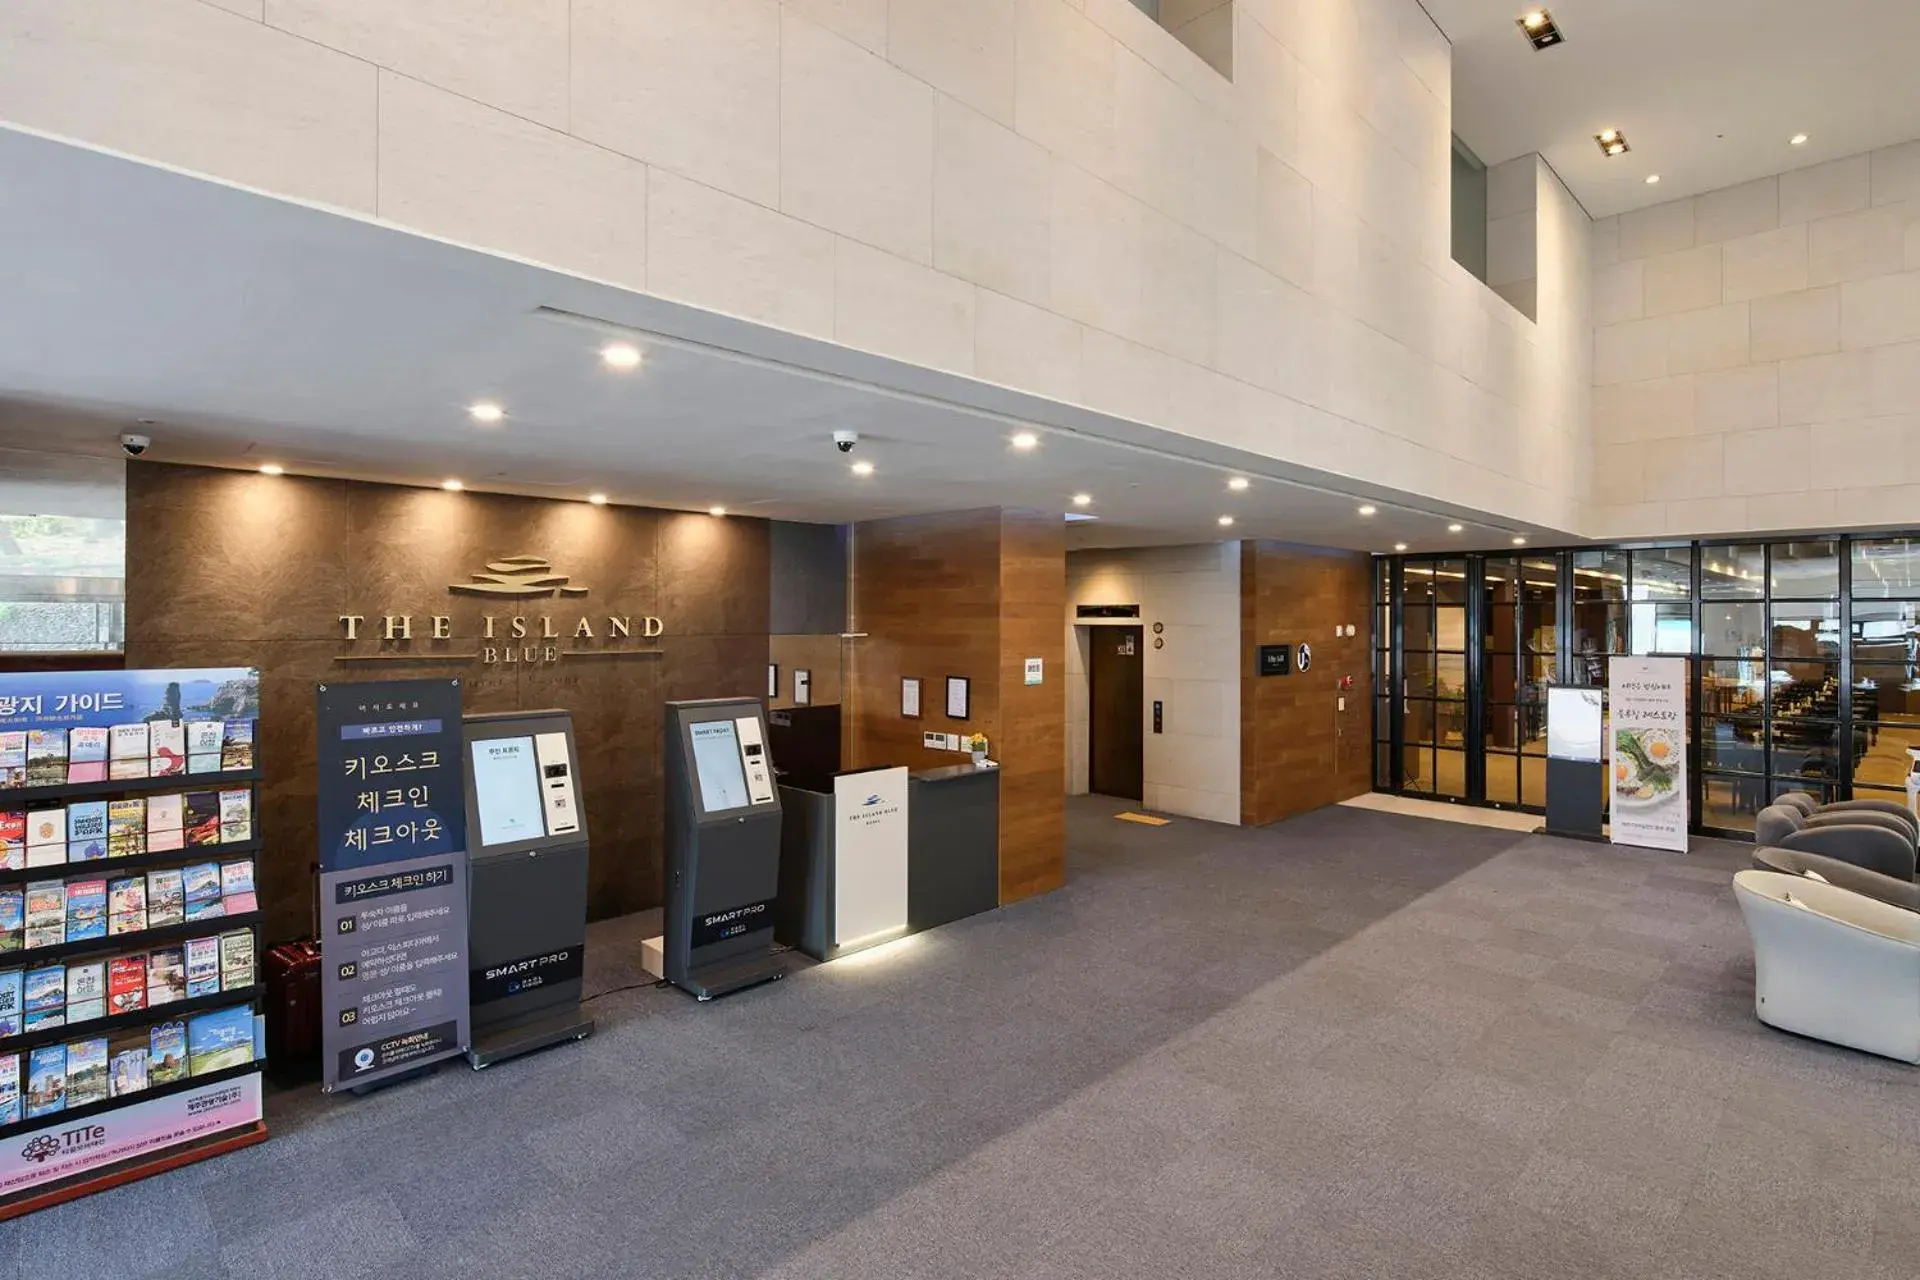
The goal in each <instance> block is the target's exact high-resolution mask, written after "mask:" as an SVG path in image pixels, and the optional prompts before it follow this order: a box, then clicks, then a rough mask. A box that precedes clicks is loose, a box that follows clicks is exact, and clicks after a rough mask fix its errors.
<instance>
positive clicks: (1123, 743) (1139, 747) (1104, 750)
mask: <svg viewBox="0 0 1920 1280" xmlns="http://www.w3.org/2000/svg"><path fill="white" fill-rule="evenodd" d="M1088 630H1089V631H1091V632H1092V633H1093V634H1092V640H1093V644H1092V658H1093V660H1092V663H1091V665H1090V667H1089V668H1088V671H1087V684H1088V688H1087V757H1088V759H1087V764H1088V777H1087V786H1088V789H1089V790H1091V791H1093V792H1095V793H1096V794H1099V795H1103V796H1119V797H1121V798H1123V799H1127V800H1138V799H1141V773H1142V769H1143V764H1142V753H1143V752H1144V750H1145V737H1144V735H1143V732H1142V721H1143V720H1144V719H1145V715H1144V712H1145V708H1144V706H1143V704H1142V701H1141V699H1142V696H1143V691H1144V689H1145V680H1144V677H1143V675H1142V665H1141V664H1142V661H1143V660H1142V657H1141V654H1142V650H1143V649H1144V648H1145V646H1144V645H1143V644H1142V643H1141V636H1140V628H1139V627H1090V628H1088Z"/></svg>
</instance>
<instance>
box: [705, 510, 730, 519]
mask: <svg viewBox="0 0 1920 1280" xmlns="http://www.w3.org/2000/svg"><path fill="white" fill-rule="evenodd" d="M707 514H708V515H710V516H713V517H714V518H715V519H718V518H719V517H721V516H723V515H725V514H727V509H726V508H725V507H708V508H707Z"/></svg>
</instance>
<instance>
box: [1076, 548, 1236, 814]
mask: <svg viewBox="0 0 1920 1280" xmlns="http://www.w3.org/2000/svg"><path fill="white" fill-rule="evenodd" d="M1241 546H1242V544H1241V543H1238V542H1207V543H1200V544H1197V545H1193V546H1182V547H1137V548H1128V549H1124V550H1090V551H1076V552H1073V553H1072V554H1070V555H1069V556H1068V557H1067V602H1066V603H1067V607H1066V611H1065V612H1066V625H1067V629H1068V631H1069V633H1071V634H1072V636H1073V638H1074V640H1075V642H1076V643H1074V644H1072V645H1070V646H1069V647H1068V649H1067V672H1066V679H1067V742H1068V751H1067V773H1068V783H1067V790H1068V794H1070V795H1083V794H1085V793H1086V792H1087V790H1088V789H1089V781H1090V779H1089V772H1090V770H1089V760H1090V752H1091V740H1090V737H1089V732H1088V722H1089V718H1090V717H1089V695H1090V687H1089V682H1088V675H1087V664H1086V661H1085V659H1084V657H1083V655H1082V653H1081V652H1080V648H1079V643H1078V642H1081V641H1085V640H1086V639H1087V638H1088V635H1087V633H1088V631H1089V630H1090V629H1091V628H1092V627H1096V626H1110V625H1117V626H1137V627H1140V628H1141V631H1142V634H1141V642H1142V643H1143V644H1144V646H1145V649H1144V651H1143V653H1142V656H1141V666H1142V673H1143V677H1144V685H1143V690H1142V699H1141V701H1142V706H1141V715H1142V717H1143V718H1144V720H1145V724H1143V726H1142V738H1141V740H1142V750H1141V784H1142V785H1141V791H1142V795H1141V803H1142V804H1144V805H1145V806H1146V807H1147V808H1149V809H1153V810H1156V811H1159V812H1162V813H1177V814H1181V815H1183V816H1185V817H1190V818H1205V819H1208V820H1209V821H1213V822H1228V823H1238V822H1239V821H1240V688H1241V681H1242V675H1241V669H1242V664H1241V662H1240V556H1241ZM1115 604H1118V605H1138V606H1139V607H1140V616H1139V617H1138V618H1113V619H1105V620H1102V619H1083V618H1080V617H1079V616H1078V615H1077V614H1076V612H1075V611H1076V609H1077V608H1078V607H1079V606H1081V605H1115ZM1156 625H1158V626H1160V627H1161V628H1162V630H1161V631H1160V632H1159V633H1158V634H1155V632H1154V630H1153V628H1154V627H1155V626H1156ZM1156 702H1157V703H1159V704H1161V707H1162V709H1163V714H1162V723H1161V732H1159V733H1155V732H1154V730H1153V723H1152V720H1153V705H1154V704H1155V703H1156Z"/></svg>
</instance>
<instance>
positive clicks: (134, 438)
mask: <svg viewBox="0 0 1920 1280" xmlns="http://www.w3.org/2000/svg"><path fill="white" fill-rule="evenodd" d="M152 444H153V440H152V438H151V437H149V436H143V435H137V434H135V433H134V432H131V431H129V432H128V433H127V434H126V435H123V436H121V437H120V448H121V451H122V452H124V453H125V454H126V455H127V456H128V457H129V458H137V457H139V456H140V455H141V454H143V453H145V452H146V451H147V449H148V448H149V447H151V446H152Z"/></svg>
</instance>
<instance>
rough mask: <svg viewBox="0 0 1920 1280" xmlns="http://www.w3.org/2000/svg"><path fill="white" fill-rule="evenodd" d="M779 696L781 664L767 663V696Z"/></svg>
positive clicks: (770, 697) (771, 697)
mask: <svg viewBox="0 0 1920 1280" xmlns="http://www.w3.org/2000/svg"><path fill="white" fill-rule="evenodd" d="M779 696H780V664H779V663H777V662H769V663H768V664H767V697H768V698H769V699H773V698H778V697H779Z"/></svg>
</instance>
